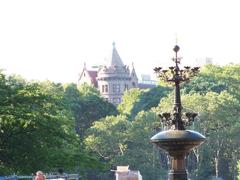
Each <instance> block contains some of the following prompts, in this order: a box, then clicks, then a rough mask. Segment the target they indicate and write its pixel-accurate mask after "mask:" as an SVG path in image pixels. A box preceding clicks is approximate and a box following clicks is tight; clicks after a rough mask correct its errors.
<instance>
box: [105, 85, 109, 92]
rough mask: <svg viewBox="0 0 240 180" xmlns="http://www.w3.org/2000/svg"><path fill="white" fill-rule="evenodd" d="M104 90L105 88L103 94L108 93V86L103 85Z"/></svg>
mask: <svg viewBox="0 0 240 180" xmlns="http://www.w3.org/2000/svg"><path fill="white" fill-rule="evenodd" d="M104 88H105V92H106V93H108V85H105V86H104Z"/></svg>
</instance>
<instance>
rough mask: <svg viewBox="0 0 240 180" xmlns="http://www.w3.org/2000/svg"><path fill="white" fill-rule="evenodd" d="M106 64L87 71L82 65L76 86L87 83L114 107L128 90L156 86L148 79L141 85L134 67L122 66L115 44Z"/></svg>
mask: <svg viewBox="0 0 240 180" xmlns="http://www.w3.org/2000/svg"><path fill="white" fill-rule="evenodd" d="M108 62H109V63H108V64H105V65H102V66H99V67H98V70H88V69H87V67H86V64H85V63H84V67H83V70H82V72H81V73H80V75H79V79H78V85H81V84H84V83H87V84H88V85H91V86H93V87H95V88H97V89H98V90H99V91H100V94H101V96H102V97H103V98H105V99H106V100H108V101H109V102H111V103H113V104H115V105H118V104H120V103H121V101H122V95H123V93H124V91H126V90H128V89H131V88H140V89H148V88H153V87H155V86H156V84H155V83H153V81H150V79H149V80H148V83H147V81H146V80H144V79H143V80H144V82H143V83H139V80H138V77H137V74H136V71H135V68H134V65H133V64H132V67H131V69H129V67H128V66H127V65H125V64H123V61H122V59H121V57H120V56H119V54H118V51H117V49H116V47H115V43H113V48H112V52H111V56H110V58H109V59H108ZM149 77H150V76H149Z"/></svg>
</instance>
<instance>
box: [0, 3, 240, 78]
mask: <svg viewBox="0 0 240 180" xmlns="http://www.w3.org/2000/svg"><path fill="white" fill-rule="evenodd" d="M176 34H177V37H178V44H179V45H180V47H181V51H180V55H181V56H183V60H182V63H183V64H186V65H189V64H190V65H196V64H197V63H196V59H198V60H202V59H204V58H206V57H208V58H212V59H213V62H214V63H216V64H224V63H229V62H233V63H240V1H239V0H235V1H234V0H78V1H75V0H65V1H62V0H38V1H36V0H28V1H27V0H2V1H0V68H2V69H5V70H6V71H5V72H6V73H8V74H12V73H14V74H19V75H22V76H23V77H24V78H27V79H29V80H30V79H38V80H44V79H49V80H52V81H56V82H77V79H78V74H79V73H80V71H81V70H82V67H83V63H84V62H86V63H87V66H88V67H91V66H92V65H99V64H103V63H104V62H105V59H106V58H107V57H108V56H109V54H110V53H111V50H112V42H113V41H114V42H116V48H117V50H118V52H119V54H120V56H121V58H122V60H123V62H124V63H125V64H128V65H130V64H131V63H132V62H134V65H135V69H136V71H137V73H138V74H139V75H140V74H142V73H144V74H153V70H152V69H153V68H154V67H155V66H162V65H168V64H169V65H170V64H171V60H170V58H171V57H172V56H173V52H172V48H173V46H174V45H175V39H176Z"/></svg>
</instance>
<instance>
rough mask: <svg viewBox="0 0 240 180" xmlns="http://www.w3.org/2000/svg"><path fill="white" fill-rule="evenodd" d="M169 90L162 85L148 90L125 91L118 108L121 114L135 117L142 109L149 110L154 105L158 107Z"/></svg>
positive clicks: (131, 117)
mask: <svg viewBox="0 0 240 180" xmlns="http://www.w3.org/2000/svg"><path fill="white" fill-rule="evenodd" d="M169 90H170V88H168V87H162V86H157V87H154V88H152V89H147V90H140V89H131V90H129V91H126V92H125V93H124V95H123V98H122V103H121V104H120V105H119V106H118V110H119V112H120V113H121V114H124V115H127V116H128V117H129V118H130V119H134V117H135V116H136V115H137V114H138V113H139V112H140V111H147V110H150V109H151V108H152V107H157V106H158V104H159V102H160V99H161V98H163V97H165V96H167V94H169Z"/></svg>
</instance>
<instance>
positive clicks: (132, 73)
mask: <svg viewBox="0 0 240 180" xmlns="http://www.w3.org/2000/svg"><path fill="white" fill-rule="evenodd" d="M131 76H132V77H134V76H136V77H137V74H136V71H135V68H134V64H133V62H132V70H131Z"/></svg>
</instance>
